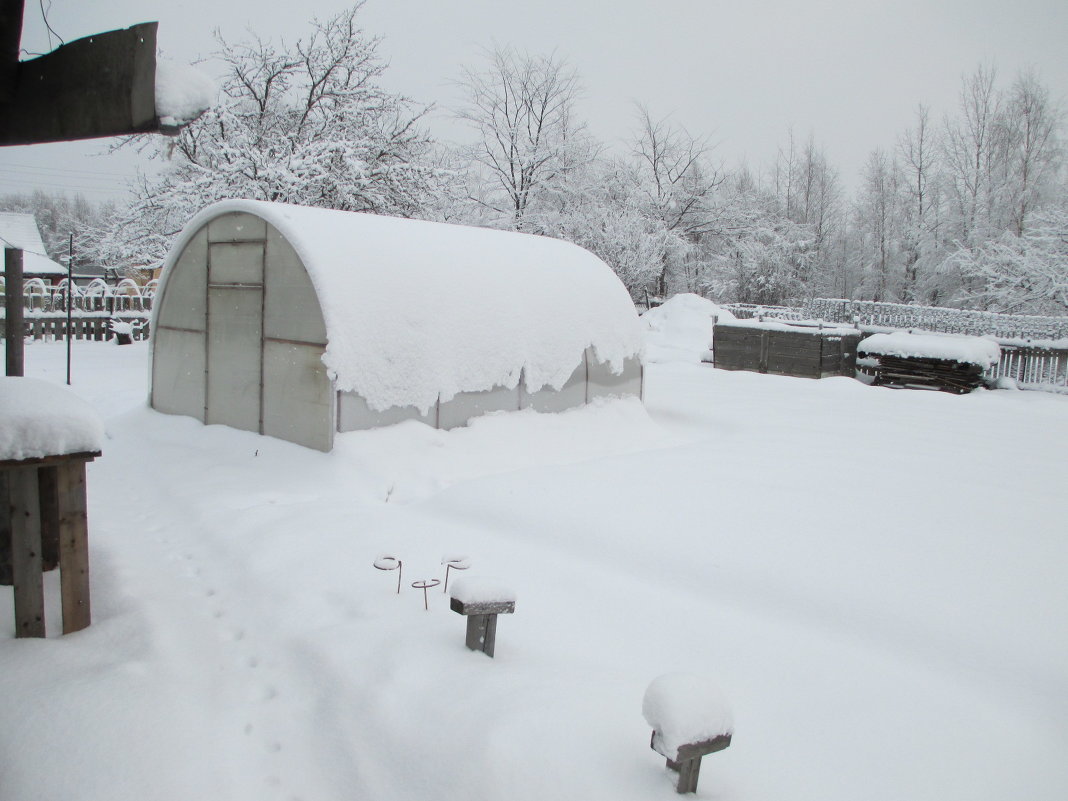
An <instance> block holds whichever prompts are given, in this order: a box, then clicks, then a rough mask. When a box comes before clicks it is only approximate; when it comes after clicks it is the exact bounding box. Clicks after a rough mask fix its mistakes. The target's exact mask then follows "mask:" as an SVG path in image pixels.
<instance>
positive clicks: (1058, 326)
mask: <svg viewBox="0 0 1068 801" xmlns="http://www.w3.org/2000/svg"><path fill="white" fill-rule="evenodd" d="M796 311H798V312H799V313H800V314H803V315H804V316H805V318H806V319H823V320H827V321H829V322H839V323H847V322H848V323H860V324H861V325H867V326H885V327H887V328H916V329H921V330H923V331H940V332H943V333H946V334H968V335H969V336H993V337H997V338H999V339H1042V340H1056V339H1068V317H1038V316H1035V315H1029V314H998V313H996V312H987V311H976V310H974V309H948V308H944V307H941V306H910V305H906V304H904V303H876V302H875V301H869V300H833V299H828V298H815V299H813V300H811V301H808V302H807V303H806V304H805V305H804V306H803V307H802V308H801V309H800V310H796ZM770 316H775V315H774V314H771V315H770Z"/></svg>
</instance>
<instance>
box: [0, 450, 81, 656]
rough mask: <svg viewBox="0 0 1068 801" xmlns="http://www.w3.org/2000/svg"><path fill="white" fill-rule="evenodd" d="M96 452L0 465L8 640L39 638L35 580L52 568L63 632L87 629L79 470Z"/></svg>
mask: <svg viewBox="0 0 1068 801" xmlns="http://www.w3.org/2000/svg"><path fill="white" fill-rule="evenodd" d="M99 455H100V451H94V452H86V453H68V454H63V455H56V456H45V457H41V458H36V459H22V460H15V459H12V460H0V584H13V585H14V588H15V636H16V637H44V636H45V614H44V581H43V573H44V571H46V570H53V569H55V567H57V566H58V567H59V571H60V593H61V598H62V605H63V633H64V634H69V633H71V632H74V631H80V630H81V629H84V628H85V627H87V626H88V625H89V623H90V619H91V616H90V607H89V536H88V535H89V527H88V518H87V516H86V497H85V466H86V464H87V463H89V462H91V461H92V460H93V459H95V458H96V457H97V456H99Z"/></svg>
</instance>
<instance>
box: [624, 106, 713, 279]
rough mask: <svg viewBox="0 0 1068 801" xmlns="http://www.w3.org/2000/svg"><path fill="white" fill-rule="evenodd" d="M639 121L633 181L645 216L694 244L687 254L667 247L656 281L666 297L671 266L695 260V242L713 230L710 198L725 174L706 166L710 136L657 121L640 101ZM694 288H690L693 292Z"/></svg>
mask: <svg viewBox="0 0 1068 801" xmlns="http://www.w3.org/2000/svg"><path fill="white" fill-rule="evenodd" d="M638 124H639V128H638V133H637V136H636V138H635V140H634V145H633V148H632V156H633V162H634V165H635V167H634V180H635V182H636V183H637V185H638V186H639V187H640V191H641V192H642V194H643V195H644V198H645V203H644V206H645V209H646V214H647V215H649V216H650V217H652V218H654V219H657V220H659V221H660V222H661V224H662V225H663V227H664V228H665V229H666V230H667V231H669V232H672V233H674V234H675V235H676V236H677V237H678V238H679V239H680V241H681V242H683V243H685V244H686V245H688V246H690V247H689V248H688V252H685V253H678V252H675V253H673V252H672V251H671V250H665V251H664V261H663V264H662V266H661V270H660V277H659V279H658V282H657V283H658V286H657V292H658V293H659V294H661V295H663V294H666V292H667V289H668V287H667V284H668V275H669V273H670V272H671V270H672V269H673V268H676V269H677V268H679V267H682V268H685V267H686V265H687V260H692V259H693V258H694V252H693V246H694V245H696V244H697V243H698V242H699V241H700V239H701V237H702V236H703V235H704V234H707V233H709V232H711V231H712V230H714V228H715V223H716V221H715V215H714V213H713V210H712V199H713V195H714V193H715V190H716V187H717V186H719V185H720V184H721V183H722V182H723V179H724V175H723V174H722V173H721V172H719V171H718V170H716V169H714V168H712V167H710V165H709V164H708V155H709V153H710V152H711V146H710V145H709V143H708V139H707V138H697V137H694V136H691V135H690V133H689V132H688V131H687V130H686V129H685V128H683V127H681V126H678V125H675V124H673V123H672V122H671V121H670V120H669V119H668V118H663V119H660V120H655V119H653V116H652V115H651V114H650V113H649V109H648V108H646V107H645V106H642V105H639V106H638ZM684 249H685V248H684ZM672 256H674V258H672ZM691 268H692V269H690V270H689V272H690V273H692V274H693V275H691V276H690V278H691V279H692V280H691V281H689V282H688V283H690V284H693V283H695V282H696V280H697V273H698V272H699V269H698V268H697V266H696V265H691ZM695 288H696V287H694V286H687V287H686V289H688V290H690V291H692V290H693V289H695Z"/></svg>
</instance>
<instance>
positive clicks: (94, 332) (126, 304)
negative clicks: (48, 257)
mask: <svg viewBox="0 0 1068 801" xmlns="http://www.w3.org/2000/svg"><path fill="white" fill-rule="evenodd" d="M156 287H157V281H156V280H152V281H149V282H148V283H147V284H144V285H143V286H142V285H140V284H138V283H136V282H135V281H133V280H131V279H129V278H124V279H122V280H121V281H119V282H118V283H117V284H114V285H112V284H108V283H107V282H105V281H104V280H103V279H102V278H95V279H93V280H92V281H90V282H89V283H88V284H86V285H85V286H78V285H77V284H75V285H74V290H73V292H70V293H68V291H67V279H65V278H64V279H63V280H62V281H60V282H59V283H58V284H46V283H45V282H44V281H42V280H41V279H40V278H30V279H27V280H26V282H25V284H24V285H23V296H22V302H23V307H24V309H25V311H24V323H23V326H24V328H23V330H24V332H25V336H26V337H27V338H31V339H60V338H63V337H66V335H67V306H68V299H69V301H70V306H71V308H70V316H71V336H72V337H73V338H74V339H95V340H98V341H102V340H105V339H108V338H109V337H110V336H111V332H112V327H113V325H112V324H113V323H118V324H122V323H129V324H131V325H132V326H133V329H132V337H133V338H134V339H139V340H140V339H147V338H148V334H149V325H148V320H149V315H150V313H151V310H152V300H153V298H154V297H155V295H156ZM3 314H4V310H3V308H0V319H2V318H3ZM3 337H4V330H3V327H2V326H0V339H2V338H3Z"/></svg>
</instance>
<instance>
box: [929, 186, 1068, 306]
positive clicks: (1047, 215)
mask: <svg viewBox="0 0 1068 801" xmlns="http://www.w3.org/2000/svg"><path fill="white" fill-rule="evenodd" d="M949 261H950V262H951V263H952V264H953V266H954V267H956V269H958V270H960V272H961V274H962V275H963V276H964V278H965V280H964V281H963V282H962V286H961V288H960V290H959V297H958V298H957V300H958V301H959V302H960V304H961V305H963V306H965V307H966V308H979V309H989V310H991V311H998V312H1006V313H1014V314H1049V315H1065V314H1068V204H1065V203H1061V204H1059V205H1057V206H1051V207H1047V208H1044V209H1041V210H1039V211H1036V212H1034V213H1033V214H1032V215H1031V223H1030V224H1029V226H1028V228H1027V230H1026V231H1025V232H1024V234H1023V236H1017V235H1016V234H1014V233H1012V232H1011V231H1007V232H1005V233H1004V234H1002V235H1001V236H1000V237H998V238H996V239H992V240H989V241H987V242H984V243H982V244H980V245H977V246H974V247H962V248H960V249H959V250H958V251H957V252H956V253H954V254H952V255H951V256H950V258H949Z"/></svg>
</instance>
